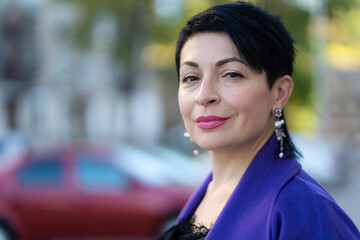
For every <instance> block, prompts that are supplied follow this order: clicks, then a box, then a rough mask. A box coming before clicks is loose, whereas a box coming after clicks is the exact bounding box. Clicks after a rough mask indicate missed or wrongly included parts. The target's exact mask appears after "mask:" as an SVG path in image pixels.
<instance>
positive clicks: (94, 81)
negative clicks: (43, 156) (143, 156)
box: [0, 0, 164, 144]
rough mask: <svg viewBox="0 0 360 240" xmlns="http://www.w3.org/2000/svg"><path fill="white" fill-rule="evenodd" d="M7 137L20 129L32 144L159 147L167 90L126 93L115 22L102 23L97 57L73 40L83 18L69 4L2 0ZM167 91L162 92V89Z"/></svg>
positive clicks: (94, 42)
mask: <svg viewBox="0 0 360 240" xmlns="http://www.w3.org/2000/svg"><path fill="white" fill-rule="evenodd" d="M0 13H1V14H0V45H1V46H2V47H1V48H0V88H1V90H2V91H1V94H0V97H1V99H2V102H1V104H0V128H1V129H0V133H1V137H5V136H6V134H7V133H10V132H12V131H13V130H19V131H20V132H21V133H22V134H23V135H24V137H25V138H26V139H27V141H28V142H29V143H49V142H50V143H51V142H52V143H59V142H64V141H74V140H80V141H81V140H92V141H105V142H112V141H122V140H124V141H131V142H136V143H139V144H154V143H157V142H158V141H159V140H160V139H161V137H162V135H163V132H164V110H163V107H162V106H163V104H162V102H163V101H162V96H161V94H159V91H160V90H161V88H159V87H158V86H157V83H158V81H156V76H154V74H153V73H151V72H150V73H149V72H142V71H141V69H140V71H138V72H137V74H138V75H137V76H136V77H137V78H141V77H144V75H146V78H147V81H150V80H151V81H152V80H154V81H152V84H151V85H149V84H141V81H140V80H139V82H140V83H138V84H135V83H134V84H133V85H134V86H135V87H133V88H121V87H119V85H121V84H119V82H121V81H122V78H123V70H124V66H123V65H122V64H121V63H118V62H116V61H114V59H113V56H112V53H111V48H110V46H111V45H112V44H113V41H114V36H115V33H116V31H117V25H116V24H117V22H116V21H115V19H114V17H111V16H109V15H106V14H104V15H103V16H101V17H99V18H98V19H97V20H96V22H95V24H94V26H93V30H92V31H93V33H92V36H91V40H90V42H91V47H90V51H87V52H81V51H79V50H78V49H76V48H75V47H74V44H73V43H72V42H71V34H73V31H74V26H75V25H76V22H77V20H78V17H79V14H80V13H81V12H80V11H79V9H77V8H76V6H75V5H73V4H70V3H69V2H68V1H55V0H54V1H53V0H51V1H45V0H37V1H30V0H3V1H0ZM159 89H160V90H159Z"/></svg>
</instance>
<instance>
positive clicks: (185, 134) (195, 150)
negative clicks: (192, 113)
mask: <svg viewBox="0 0 360 240" xmlns="http://www.w3.org/2000/svg"><path fill="white" fill-rule="evenodd" d="M184 137H188V138H189V140H190V142H192V139H191V137H190V134H189V133H188V132H184ZM193 154H194V155H195V156H198V155H199V150H197V149H196V148H195V149H194V150H193Z"/></svg>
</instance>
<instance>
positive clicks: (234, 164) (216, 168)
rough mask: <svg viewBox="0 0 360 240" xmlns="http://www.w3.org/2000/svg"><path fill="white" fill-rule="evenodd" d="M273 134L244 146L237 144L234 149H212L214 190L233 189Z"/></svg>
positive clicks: (270, 133) (267, 134)
mask: <svg viewBox="0 0 360 240" xmlns="http://www.w3.org/2000/svg"><path fill="white" fill-rule="evenodd" d="M272 134H273V133H272V132H269V133H266V134H265V136H262V137H261V138H258V139H257V140H255V141H253V142H251V143H249V144H246V145H244V146H242V147H239V146H236V147H234V148H232V149H225V150H217V151H210V160H211V165H212V170H213V179H212V188H213V190H215V191H217V190H219V189H227V190H228V191H229V190H233V189H234V188H235V187H236V185H237V184H238V182H239V181H240V179H241V178H242V176H243V175H244V173H245V171H246V169H247V168H248V167H249V165H250V163H251V162H252V160H253V159H254V157H255V156H256V154H257V153H258V152H259V150H260V149H261V148H262V147H263V146H264V145H265V143H266V142H267V141H268V139H269V138H270V137H271V135H272Z"/></svg>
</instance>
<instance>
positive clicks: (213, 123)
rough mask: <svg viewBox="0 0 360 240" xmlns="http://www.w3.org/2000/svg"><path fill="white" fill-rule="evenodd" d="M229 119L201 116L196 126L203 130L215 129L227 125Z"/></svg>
mask: <svg viewBox="0 0 360 240" xmlns="http://www.w3.org/2000/svg"><path fill="white" fill-rule="evenodd" d="M228 119H229V118H224V117H219V116H200V117H198V118H197V119H196V120H195V121H196V126H198V127H199V128H201V129H213V128H216V127H219V126H221V125H223V124H225V123H226V121H227V120H228Z"/></svg>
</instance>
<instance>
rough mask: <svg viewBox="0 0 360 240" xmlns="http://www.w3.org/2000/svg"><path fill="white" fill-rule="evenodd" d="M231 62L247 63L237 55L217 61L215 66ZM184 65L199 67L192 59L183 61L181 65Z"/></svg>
mask: <svg viewBox="0 0 360 240" xmlns="http://www.w3.org/2000/svg"><path fill="white" fill-rule="evenodd" d="M229 62H240V63H242V64H245V65H247V63H246V62H244V61H243V60H241V59H239V58H236V57H231V58H225V59H223V60H220V61H218V62H216V63H215V66H216V67H219V66H221V65H224V64H226V63H229ZM182 65H188V66H191V67H195V68H198V67H199V65H198V64H197V63H195V62H191V61H186V62H183V63H182V64H181V66H182Z"/></svg>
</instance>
